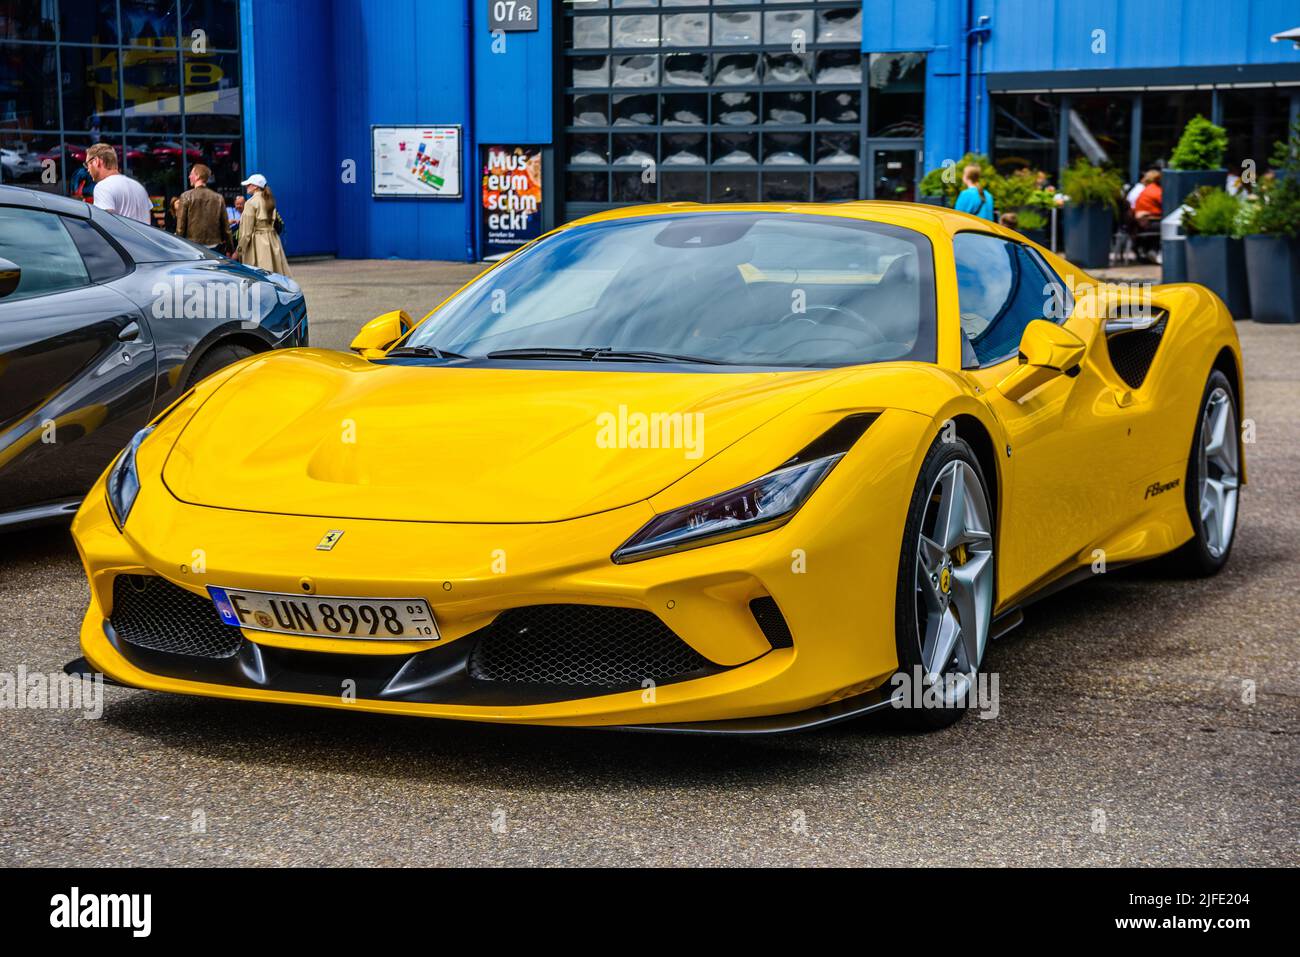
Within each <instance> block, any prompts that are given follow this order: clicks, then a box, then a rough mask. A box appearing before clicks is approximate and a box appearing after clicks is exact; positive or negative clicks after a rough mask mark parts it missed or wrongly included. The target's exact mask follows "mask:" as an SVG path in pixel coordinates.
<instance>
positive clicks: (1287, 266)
mask: <svg viewBox="0 0 1300 957" xmlns="http://www.w3.org/2000/svg"><path fill="white" fill-rule="evenodd" d="M1271 162H1272V166H1273V170H1274V173H1273V175H1271V176H1265V177H1264V178H1263V179H1261V180H1260V183H1259V190H1258V195H1257V196H1256V197H1255V199H1253V200H1252V201H1249V202H1247V203H1246V204H1245V205H1246V206H1247V208H1248V209H1249V213H1248V214H1247V216H1246V230H1245V232H1246V241H1245V242H1246V277H1247V284H1248V286H1249V288H1250V303H1251V314H1250V315H1251V318H1252V319H1254V320H1255V321H1256V322H1300V120H1297V121H1296V124H1295V126H1293V127H1292V128H1291V139H1290V142H1287V141H1281V142H1279V143H1278V144H1277V146H1276V147H1275V149H1274V151H1273V156H1272V159H1271Z"/></svg>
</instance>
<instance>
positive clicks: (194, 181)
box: [176, 163, 234, 253]
mask: <svg viewBox="0 0 1300 957" xmlns="http://www.w3.org/2000/svg"><path fill="white" fill-rule="evenodd" d="M211 178H212V170H211V169H209V168H208V167H207V166H204V165H203V164H202V163H195V164H194V165H193V166H192V167H190V188H189V189H188V190H186V191H185V192H184V193H181V196H180V203H181V208H180V212H179V213H177V214H176V235H177V236H180V237H181V238H182V239H188V240H189V241H190V242H193V243H198V244H199V245H200V246H207V247H208V248H209V249H211V250H212V251H213V252H219V253H228V252H230V251H231V250H232V249H233V248H234V246H233V245H232V244H231V239H230V221H229V220H228V219H226V203H225V200H223V199H222V198H221V194H220V193H218V192H216V191H215V190H211V189H208V180H210V179H211Z"/></svg>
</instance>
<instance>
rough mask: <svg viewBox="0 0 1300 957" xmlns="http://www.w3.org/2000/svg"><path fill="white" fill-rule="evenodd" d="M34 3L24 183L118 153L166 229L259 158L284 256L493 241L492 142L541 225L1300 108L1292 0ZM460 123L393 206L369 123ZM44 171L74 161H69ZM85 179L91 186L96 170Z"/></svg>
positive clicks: (7, 102) (875, 190) (23, 107)
mask: <svg viewBox="0 0 1300 957" xmlns="http://www.w3.org/2000/svg"><path fill="white" fill-rule="evenodd" d="M496 2H498V0H41V2H39V3H29V4H17V5H3V4H0V156H3V157H4V167H3V169H2V170H0V174H3V175H2V177H0V178H3V179H4V180H5V181H7V182H8V181H17V182H20V183H23V184H24V185H32V186H34V187H35V188H45V189H59V190H62V191H64V192H70V193H75V192H76V191H77V190H78V189H80V188H81V186H79V185H78V182H77V181H78V177H77V171H78V170H79V168H80V165H81V159H82V158H84V151H85V149H86V147H87V146H88V145H89V144H90V143H91V142H95V141H99V140H104V141H108V142H111V143H113V144H114V145H116V146H117V147H118V149H119V151H120V155H121V157H122V160H123V164H124V166H125V167H126V168H127V170H128V171H129V172H131V173H132V174H133V175H136V176H137V177H138V178H140V179H141V180H142V181H144V182H145V183H146V185H147V186H148V187H149V190H150V193H151V194H152V195H153V196H154V198H155V204H156V207H157V210H158V213H157V215H158V217H159V221H160V223H162V222H163V221H164V220H165V211H166V207H167V204H168V202H169V200H170V198H171V197H173V196H174V195H176V194H177V193H179V192H180V191H181V190H182V189H184V188H185V176H186V173H187V170H188V168H189V167H190V166H192V165H194V164H196V163H203V164H204V165H208V166H210V167H212V168H213V170H214V171H215V179H214V184H215V185H216V186H217V187H218V188H219V189H221V190H222V191H223V192H226V193H227V194H228V195H230V196H231V197H232V198H233V195H234V194H235V193H236V192H238V190H239V185H238V184H239V181H240V180H241V179H242V178H243V177H244V176H246V175H247V174H248V173H250V172H260V173H263V174H264V175H266V176H267V177H268V178H269V180H270V182H271V184H272V187H273V189H274V190H275V193H276V196H277V198H278V202H279V206H280V208H281V210H282V212H283V213H284V215H285V218H286V220H287V222H288V224H289V225H288V229H287V231H286V233H285V243H286V245H287V247H288V249H289V252H290V253H291V254H292V255H300V256H301V255H312V254H323V255H335V256H339V257H343V258H386V257H399V258H428V259H452V260H470V259H475V258H479V257H481V256H482V255H484V253H485V252H487V251H489V250H488V249H487V245H486V237H485V225H484V221H483V213H482V208H481V207H482V198H483V196H482V189H481V173H482V157H483V153H482V152H481V151H482V150H484V149H486V148H488V147H492V146H505V147H508V148H515V147H519V148H522V149H524V150H527V151H529V152H528V154H527V155H529V156H538V157H539V159H540V174H539V178H540V187H541V213H540V216H539V217H538V218H540V220H541V222H540V223H538V224H536V225H538V226H541V227H549V226H553V225H556V224H558V223H561V222H565V221H567V220H569V219H572V218H574V217H575V216H579V215H583V214H586V213H589V212H592V211H595V210H600V209H604V208H608V207H611V206H617V205H624V204H629V203H637V202H646V201H656V200H658V201H677V200H683V201H685V200H689V201H701V202H726V201H748V200H774V201H797V200H808V199H819V200H843V199H856V198H897V199H912V198H915V196H916V194H917V184H918V182H919V180H920V178H921V176H922V175H923V174H924V172H925V171H926V170H929V169H933V168H936V167H939V166H941V165H943V163H944V162H945V161H946V160H956V159H958V158H960V157H961V156H962V155H963V154H964V153H966V152H978V153H984V154H988V155H989V156H990V157H991V158H992V159H993V161H994V162H995V164H996V165H998V167H999V168H1001V169H1004V170H1009V169H1014V168H1016V167H1023V166H1031V167H1034V168H1037V169H1042V170H1045V171H1046V172H1047V173H1048V175H1049V177H1052V178H1053V179H1054V178H1055V177H1056V176H1057V175H1058V174H1059V171H1060V169H1061V167H1062V166H1063V165H1065V164H1067V163H1069V162H1072V161H1073V160H1074V159H1075V158H1076V157H1078V156H1084V157H1087V158H1088V159H1089V160H1091V161H1092V162H1095V163H1107V164H1110V165H1113V166H1115V167H1116V168H1117V169H1119V170H1120V171H1121V172H1122V173H1123V175H1124V178H1125V179H1126V180H1129V181H1132V180H1133V179H1135V178H1136V177H1137V176H1138V175H1139V174H1140V173H1141V172H1142V171H1143V170H1145V169H1149V168H1152V167H1159V166H1161V165H1163V164H1164V163H1166V162H1167V161H1168V159H1169V156H1170V153H1171V152H1172V149H1173V145H1174V143H1176V141H1177V138H1178V135H1179V133H1180V132H1181V130H1182V128H1183V126H1184V125H1185V123H1186V122H1187V120H1188V119H1190V118H1191V117H1192V116H1194V115H1196V114H1197V113H1200V114H1202V115H1205V116H1207V117H1210V118H1212V119H1214V120H1215V121H1216V122H1219V123H1221V124H1222V125H1224V126H1225V127H1226V128H1227V129H1228V133H1229V139H1230V147H1229V158H1228V165H1230V166H1234V167H1236V166H1246V165H1247V164H1253V165H1254V166H1255V167H1256V168H1257V169H1259V170H1262V169H1263V168H1265V167H1266V166H1267V161H1268V155H1269V153H1270V151H1271V146H1272V143H1273V142H1274V141H1275V140H1277V139H1279V138H1281V137H1282V135H1283V134H1284V132H1285V130H1286V128H1287V126H1288V124H1289V123H1290V122H1292V121H1293V120H1294V119H1295V118H1296V117H1297V115H1300V49H1297V48H1296V45H1295V44H1293V43H1290V42H1272V41H1271V40H1270V37H1272V36H1273V35H1275V34H1278V33H1280V32H1282V31H1285V30H1288V29H1293V28H1296V27H1300V4H1297V2H1296V0H1240V2H1236V3H1231V4H1229V3H1225V2H1223V0H1141V2H1134V0H527V3H526V5H529V6H530V7H531V6H532V5H535V8H536V17H535V19H534V20H532V21H531V22H530V23H528V24H527V25H528V26H529V27H532V28H533V29H528V30H526V31H523V32H506V33H496V34H494V33H493V32H492V30H491V25H490V22H489V15H490V12H491V11H490V9H489V8H490V4H492V3H496ZM375 126H394V127H420V126H430V127H431V126H443V127H456V128H458V133H459V137H460V154H461V164H462V170H463V172H464V176H463V179H464V189H463V191H462V193H461V195H459V196H458V197H454V198H449V197H436V198H430V197H421V198H413V197H404V196H378V197H377V196H376V195H374V191H373V190H372V188H371V184H372V178H373V177H374V175H375V170H374V169H373V168H372V167H373V159H372V157H373V153H374V149H373V145H372V127H375ZM51 163H53V165H54V167H55V170H56V172H57V176H55V177H54V178H51V177H50V175H49V170H48V167H49V166H50V164H51ZM83 185H84V184H83Z"/></svg>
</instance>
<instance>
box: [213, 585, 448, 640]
mask: <svg viewBox="0 0 1300 957" xmlns="http://www.w3.org/2000/svg"><path fill="white" fill-rule="evenodd" d="M208 593H209V594H210V595H211V596H212V601H213V603H214V604H215V605H216V606H217V613H218V614H219V615H220V616H221V620H222V621H224V622H225V623H226V624H227V625H233V626H235V627H236V628H247V629H249V630H251V631H269V632H274V633H276V634H281V635H311V636H315V637H319V638H361V639H366V640H373V641H437V640H438V639H439V638H441V637H442V636H441V635H440V634H438V625H437V623H436V622H435V621H434V620H433V612H432V611H431V610H430V609H429V603H428V602H427V601H425V600H424V599H423V598H335V597H330V596H325V595H281V594H277V593H275V592H264V591H243V590H239V589H234V588H216V587H215V586H212V585H209V586H208Z"/></svg>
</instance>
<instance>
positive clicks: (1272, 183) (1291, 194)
mask: <svg viewBox="0 0 1300 957" xmlns="http://www.w3.org/2000/svg"><path fill="white" fill-rule="evenodd" d="M1270 163H1271V164H1272V167H1273V175H1272V176H1265V177H1263V178H1262V179H1260V181H1259V184H1258V186H1257V188H1256V196H1255V198H1254V200H1252V201H1250V202H1247V203H1243V204H1242V205H1243V206H1245V207H1246V210H1245V215H1244V217H1243V220H1244V221H1243V223H1242V232H1243V233H1264V234H1266V235H1271V236H1290V237H1291V238H1293V239H1294V238H1295V237H1297V236H1300V120H1297V121H1296V123H1295V125H1294V126H1292V127H1291V136H1290V138H1289V139H1286V140H1279V141H1278V142H1277V144H1276V145H1275V146H1274V148H1273V155H1272V157H1271V158H1270Z"/></svg>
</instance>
